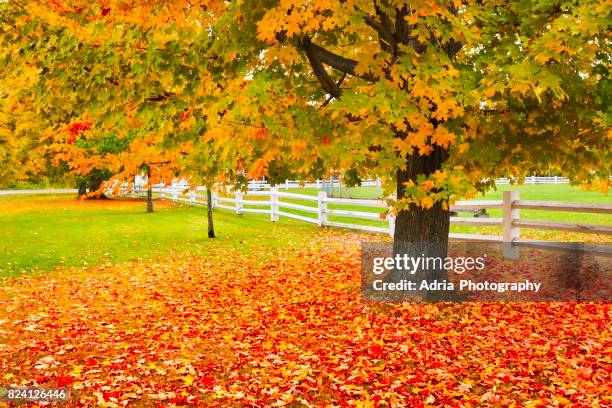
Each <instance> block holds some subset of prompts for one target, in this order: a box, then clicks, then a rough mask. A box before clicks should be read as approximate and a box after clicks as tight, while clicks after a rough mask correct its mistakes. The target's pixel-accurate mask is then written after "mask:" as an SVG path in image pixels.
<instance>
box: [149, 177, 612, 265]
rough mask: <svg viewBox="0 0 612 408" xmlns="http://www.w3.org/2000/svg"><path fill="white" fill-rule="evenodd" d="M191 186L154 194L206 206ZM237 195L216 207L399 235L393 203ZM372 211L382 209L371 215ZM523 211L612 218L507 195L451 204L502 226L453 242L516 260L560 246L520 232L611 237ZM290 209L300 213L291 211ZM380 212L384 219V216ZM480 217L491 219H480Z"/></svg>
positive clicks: (602, 229)
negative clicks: (535, 249) (497, 248)
mask: <svg viewBox="0 0 612 408" xmlns="http://www.w3.org/2000/svg"><path fill="white" fill-rule="evenodd" d="M187 188H188V187H187V186H168V187H154V191H155V192H157V193H159V194H160V195H161V196H162V197H165V198H170V199H172V200H175V201H182V202H188V203H190V204H192V205H196V204H201V205H206V193H205V191H206V189H203V188H200V187H198V188H197V189H196V190H195V191H191V192H189V193H187V194H184V192H185V190H186V189H187ZM230 194H231V193H230ZM233 194H234V196H233V197H229V196H223V195H219V194H218V193H217V192H213V194H212V196H213V207H214V208H222V209H225V210H230V211H235V212H236V213H237V214H244V213H254V214H269V215H270V220H271V221H272V222H274V221H278V219H279V217H285V218H291V219H295V220H298V221H302V222H308V223H312V224H316V225H318V226H321V227H336V228H347V229H353V230H360V231H368V232H375V233H383V234H388V235H391V236H393V235H394V231H395V218H394V216H393V214H392V213H391V212H388V211H387V210H388V209H389V207H388V204H387V203H386V202H385V201H383V200H368V199H348V198H331V197H328V196H327V193H326V192H325V191H319V192H318V195H316V196H313V195H305V194H296V193H287V192H284V191H279V188H278V187H271V188H269V189H267V190H264V189H257V190H255V191H248V192H246V193H244V192H235V193H233ZM338 205H349V206H351V207H357V208H359V209H341V208H333V207H330V206H338ZM250 207H257V208H250ZM262 207H263V208H262ZM367 209H370V211H367ZM372 209H377V210H380V211H378V212H377V211H371V210H372ZM486 209H501V210H502V217H501V218H499V217H491V218H489V217H488V215H487V214H486V212H484V211H483V210H486ZM521 209H529V210H545V211H566V212H578V213H585V212H588V213H598V214H612V205H608V204H591V203H562V202H543V201H525V200H521V199H520V196H519V193H518V192H517V191H505V192H504V193H503V198H502V199H501V200H474V201H457V202H455V203H454V205H452V206H451V211H453V212H455V213H457V216H451V217H450V222H451V224H452V225H469V226H497V227H501V230H502V233H501V235H483V234H453V233H451V234H449V238H451V239H455V240H470V241H488V242H503V243H505V244H509V245H507V246H504V254H505V256H507V257H509V258H514V257H517V256H518V247H519V246H521V245H530V246H534V245H547V244H551V246H557V245H558V243H550V242H547V241H537V240H528V239H524V238H521V235H520V230H521V228H526V229H545V230H555V231H564V232H577V233H587V234H600V235H608V236H610V235H612V225H596V224H582V223H573V222H550V221H539V220H527V219H521V218H520V210H521ZM291 210H293V211H297V212H299V213H295V212H291ZM475 211H476V214H475V215H474V217H465V216H459V215H458V214H459V213H465V212H472V213H473V212H475ZM381 214H385V215H384V216H383V217H382V218H381ZM481 215H485V216H486V217H479V216H481ZM330 216H331V217H336V219H334V220H330V219H329V217H330ZM337 218H341V219H342V218H347V219H357V220H367V221H375V220H379V221H380V225H364V224H359V223H357V222H355V221H352V222H348V221H346V220H338V219H337ZM590 248H591V249H590V250H591V251H592V252H599V253H605V254H609V255H612V249H611V248H610V247H595V246H593V247H590ZM602 248H603V249H602Z"/></svg>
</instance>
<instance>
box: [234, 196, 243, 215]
mask: <svg viewBox="0 0 612 408" xmlns="http://www.w3.org/2000/svg"><path fill="white" fill-rule="evenodd" d="M234 196H235V199H236V214H238V215H240V214H242V193H241V192H239V191H237V192H236V194H234Z"/></svg>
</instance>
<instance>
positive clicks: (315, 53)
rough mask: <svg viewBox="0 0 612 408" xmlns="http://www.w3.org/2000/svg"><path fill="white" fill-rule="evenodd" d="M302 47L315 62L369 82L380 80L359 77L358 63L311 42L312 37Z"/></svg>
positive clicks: (371, 76)
mask: <svg viewBox="0 0 612 408" xmlns="http://www.w3.org/2000/svg"><path fill="white" fill-rule="evenodd" d="M301 46H302V49H303V50H304V51H306V55H307V56H308V54H310V55H311V56H312V57H313V58H314V59H315V60H317V61H319V63H322V64H325V65H329V66H330V67H332V68H334V69H337V70H338V71H342V72H345V73H347V74H349V75H352V76H354V77H357V78H361V79H364V80H366V81H369V82H376V81H377V80H378V78H376V77H375V76H374V75H371V74H364V75H357V74H356V73H355V67H357V61H355V60H352V59H350V58H345V57H342V56H340V55H338V54H334V53H333V52H331V51H328V50H326V49H325V48H323V47H321V46H319V45H317V44H314V43H313V42H312V41H311V40H310V37H304V38H303V39H302V41H301ZM309 60H310V58H309ZM311 65H312V64H311ZM313 69H314V66H313ZM330 93H331V92H330Z"/></svg>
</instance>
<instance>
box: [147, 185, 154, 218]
mask: <svg viewBox="0 0 612 408" xmlns="http://www.w3.org/2000/svg"><path fill="white" fill-rule="evenodd" d="M147 212H148V213H150V212H153V188H151V187H149V189H148V190H147Z"/></svg>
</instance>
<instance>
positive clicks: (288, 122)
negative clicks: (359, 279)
mask: <svg viewBox="0 0 612 408" xmlns="http://www.w3.org/2000/svg"><path fill="white" fill-rule="evenodd" d="M607 7H608V5H606V4H603V3H601V2H597V1H585V2H580V3H575V2H563V1H554V2H553V1H548V0H542V1H510V2H508V1H487V2H480V1H464V2H462V1H448V2H447V1H425V0H420V1H419V0H416V1H410V2H403V1H394V0H380V1H360V0H353V1H334V0H326V1H306V0H303V1H283V0H281V1H277V2H271V3H266V2H253V1H245V2H237V3H236V2H231V3H229V5H228V11H227V12H226V15H227V17H225V18H222V19H219V21H218V22H217V23H216V25H215V26H214V30H215V31H214V32H213V34H212V35H213V37H214V41H213V44H214V45H213V46H212V47H211V48H212V49H213V50H215V51H216V52H220V53H222V55H225V58H223V59H222V60H223V62H224V63H225V64H224V69H223V70H222V74H221V76H220V77H221V78H220V80H225V82H226V83H227V85H226V89H225V97H223V95H222V96H221V97H220V99H219V102H218V105H217V106H216V107H214V108H213V109H215V110H217V111H223V112H224V115H223V116H222V117H219V116H218V115H212V114H211V115H209V121H210V122H212V123H211V125H210V128H211V129H210V133H211V134H212V138H216V139H218V140H221V143H227V142H228V141H229V140H239V141H240V142H239V143H240V144H241V146H240V147H239V149H240V151H241V154H242V155H243V156H244V157H249V158H251V160H250V163H249V164H248V166H247V171H248V173H247V174H249V175H250V176H251V177H259V176H273V170H274V169H276V168H278V167H279V166H278V164H281V166H280V168H283V167H284V165H286V164H289V165H290V167H291V169H292V171H293V172H294V173H295V174H299V175H306V176H308V175H310V176H313V175H317V174H321V171H323V172H325V173H327V174H329V173H330V172H331V171H340V172H342V173H344V174H345V176H346V177H345V179H346V180H356V181H358V180H359V179H360V178H364V177H374V176H380V177H381V178H382V180H383V183H384V186H385V190H386V192H387V193H392V192H394V191H395V192H397V200H395V201H394V202H393V203H392V204H393V206H394V212H395V213H396V227H395V241H396V244H398V243H399V244H400V245H401V244H402V243H404V242H410V241H419V242H441V243H444V242H446V241H447V239H448V229H449V213H448V206H449V204H450V203H452V201H453V200H454V199H457V198H459V197H466V196H467V197H470V196H473V195H474V193H475V191H477V190H481V191H482V190H485V189H487V188H491V187H492V186H494V180H495V179H496V178H497V177H499V176H506V177H510V178H513V179H518V180H520V179H521V178H522V177H524V176H526V175H529V174H534V173H536V174H538V173H545V172H551V171H552V172H555V174H564V175H567V176H568V177H570V179H571V180H572V182H574V183H579V184H587V185H592V186H597V187H599V188H600V189H602V190H604V191H607V189H608V187H609V185H610V179H609V174H610V151H609V143H610V140H611V137H612V135H611V134H610V130H609V129H610V127H609V124H610V115H609V113H610V111H609V109H610V104H609V94H610V82H609V78H608V70H609V65H610V54H609V37H608V34H607V33H606V27H607V25H608V22H607V13H606V9H607ZM236 123H240V124H247V125H249V126H252V127H251V128H248V127H245V126H235V125H234V124H236ZM441 247H443V246H441Z"/></svg>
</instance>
